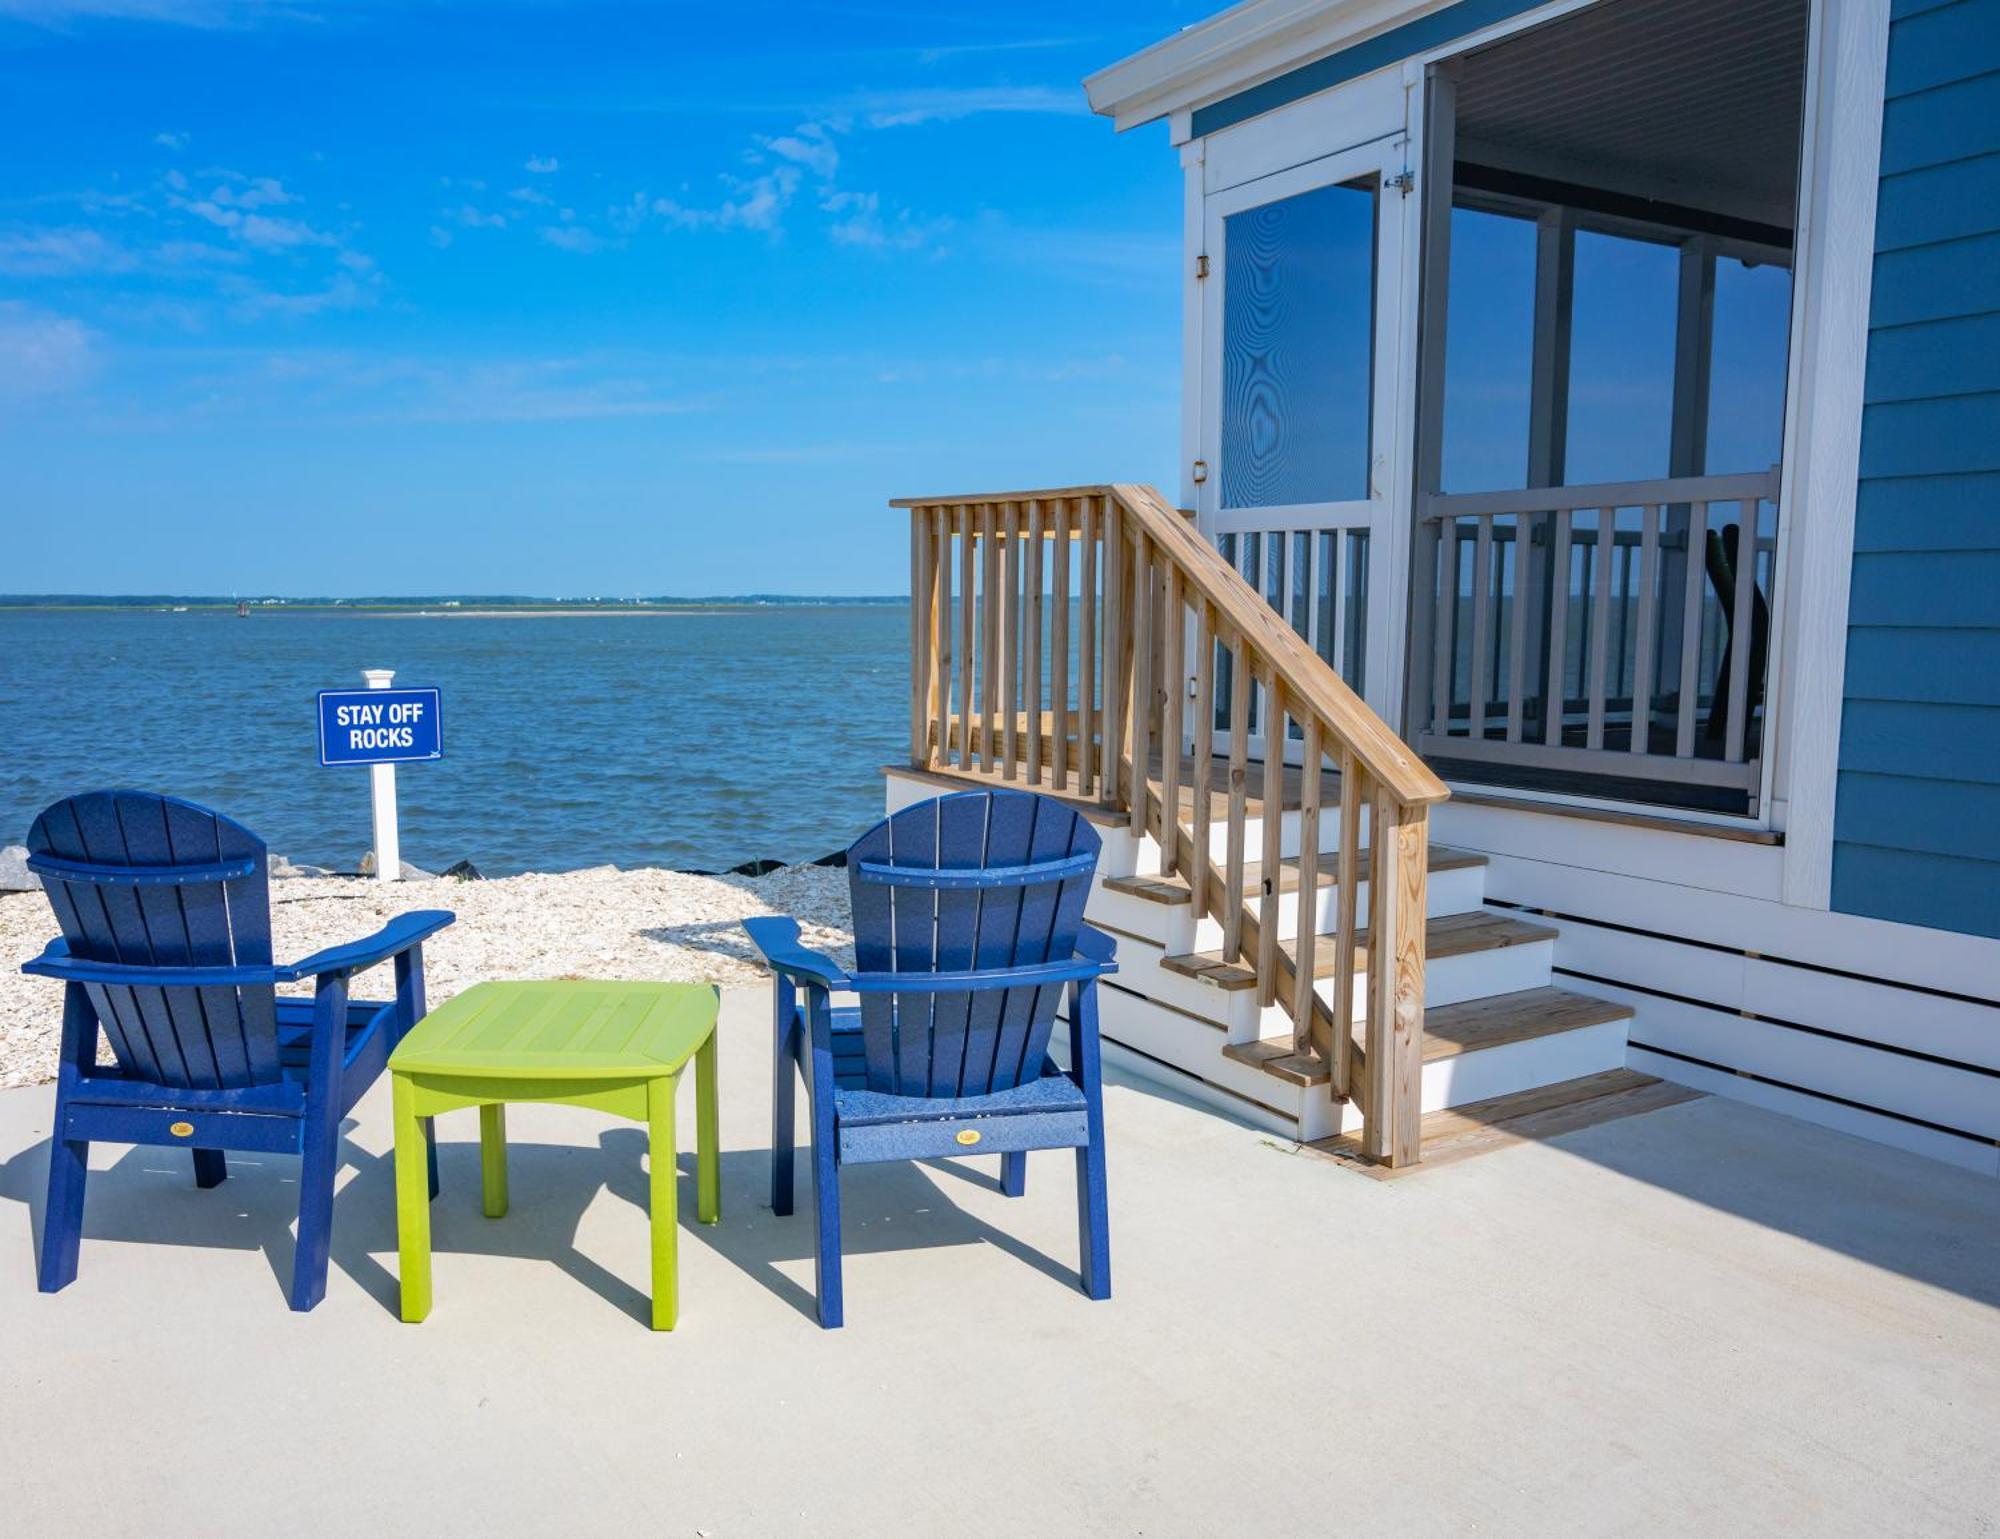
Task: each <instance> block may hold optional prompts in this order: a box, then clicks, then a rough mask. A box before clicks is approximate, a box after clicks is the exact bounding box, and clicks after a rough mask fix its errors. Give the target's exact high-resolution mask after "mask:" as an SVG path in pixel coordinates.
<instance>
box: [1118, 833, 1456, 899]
mask: <svg viewBox="0 0 2000 1539" xmlns="http://www.w3.org/2000/svg"><path fill="white" fill-rule="evenodd" d="M1339 858H1340V857H1339V856H1338V855H1335V854H1333V853H1331V852H1328V853H1326V854H1322V855H1321V856H1320V859H1319V882H1320V886H1321V887H1333V886H1335V885H1337V884H1336V883H1335V881H1334V876H1335V874H1336V870H1337V866H1338V862H1339ZM1485 864H1486V857H1485V856H1484V855H1481V854H1478V853H1477V852H1475V851H1472V850H1457V849H1453V848H1451V847H1450V846H1449V845H1443V844H1434V845H1432V846H1431V847H1430V869H1431V870H1432V871H1458V870H1463V869H1464V868H1466V867H1468V866H1483V865H1485ZM1278 866H1279V871H1278V891H1280V892H1297V891H1298V887H1299V872H1300V869H1301V867H1300V864H1299V858H1298V856H1296V855H1289V856H1287V857H1286V858H1285V859H1284V860H1282V861H1280V862H1279V863H1278ZM1355 866H1356V874H1357V875H1358V876H1359V877H1360V878H1361V879H1362V880H1363V881H1366V880H1367V878H1368V870H1369V856H1368V852H1367V851H1365V850H1364V851H1363V852H1362V854H1361V856H1360V858H1359V859H1358V860H1357V861H1356V862H1355ZM1104 885H1105V886H1106V887H1108V888H1110V889H1111V891H1113V892H1121V893H1124V894H1125V895H1126V896H1127V897H1132V898H1143V899H1144V900H1145V901H1147V902H1148V903H1164V904H1170V905H1171V904H1185V903H1188V902H1191V901H1192V900H1193V898H1194V893H1193V890H1192V889H1191V888H1189V886H1188V884H1187V879H1186V878H1185V877H1181V876H1110V877H1106V878H1105V879H1104ZM1263 887H1264V863H1263V862H1262V861H1260V860H1257V861H1249V862H1246V863H1245V864H1244V867H1243V891H1244V893H1245V894H1246V895H1254V894H1256V893H1260V892H1262V891H1263Z"/></svg>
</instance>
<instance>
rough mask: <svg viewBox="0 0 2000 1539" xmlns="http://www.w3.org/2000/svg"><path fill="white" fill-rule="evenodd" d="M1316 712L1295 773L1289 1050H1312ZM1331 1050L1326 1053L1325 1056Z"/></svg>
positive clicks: (1316, 932) (1316, 867) (1316, 917)
mask: <svg viewBox="0 0 2000 1539" xmlns="http://www.w3.org/2000/svg"><path fill="white" fill-rule="evenodd" d="M1319 733H1320V728H1319V713H1318V712H1317V711H1308V712H1307V713H1306V718H1305V734H1306V741H1305V752H1304V754H1303V755H1302V756H1301V760H1302V762H1301V765H1300V775H1299V907H1298V914H1299V922H1298V927H1297V929H1296V930H1295V931H1294V934H1295V935H1296V936H1297V937H1298V938H1297V939H1296V940H1294V941H1293V942H1292V957H1293V969H1292V971H1293V978H1292V1051H1294V1052H1296V1053H1309V1052H1311V1051H1312V1046H1313V1041H1312V1022H1313V1006H1314V1005H1315V1004H1316V1003H1317V1002H1318V995H1316V994H1315V993H1314V992H1313V960H1314V959H1313V951H1314V949H1315V946H1316V945H1317V942H1318V939H1319V761H1320V735H1319ZM1330 1056H1331V1053H1329V1057H1330Z"/></svg>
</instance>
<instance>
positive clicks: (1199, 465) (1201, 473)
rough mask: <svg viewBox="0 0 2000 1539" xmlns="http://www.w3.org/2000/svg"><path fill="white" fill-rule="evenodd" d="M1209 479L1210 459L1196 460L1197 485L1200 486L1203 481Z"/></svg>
mask: <svg viewBox="0 0 2000 1539" xmlns="http://www.w3.org/2000/svg"><path fill="white" fill-rule="evenodd" d="M1207 479H1208V461H1207V460H1196V461H1195V462H1194V484H1195V485H1196V486H1200V485H1201V484H1202V482H1204V481H1206V480H1207Z"/></svg>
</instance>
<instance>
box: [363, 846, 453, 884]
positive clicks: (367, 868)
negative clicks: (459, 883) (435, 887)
mask: <svg viewBox="0 0 2000 1539" xmlns="http://www.w3.org/2000/svg"><path fill="white" fill-rule="evenodd" d="M354 869H355V870H356V871H357V872H359V873H360V874H361V875H362V876H373V875H374V874H375V852H374V851H373V850H370V851H369V852H368V853H367V854H366V855H363V856H362V857H361V863H360V864H359V865H357V866H356V867H355V868H354ZM397 870H398V872H399V874H400V875H401V877H402V879H403V880H404V881H406V882H428V881H431V880H433V879H434V878H435V877H436V876H437V873H436V872H435V871H426V870H424V869H423V867H421V866H413V865H411V864H410V863H409V862H408V861H407V860H406V861H404V862H402V864H401V865H400V866H398V867H397Z"/></svg>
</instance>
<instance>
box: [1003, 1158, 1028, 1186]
mask: <svg viewBox="0 0 2000 1539" xmlns="http://www.w3.org/2000/svg"><path fill="white" fill-rule="evenodd" d="M1000 1190H1001V1192H1002V1193H1003V1194H1005V1195H1006V1196H1008V1197H1021V1196H1025V1195H1026V1194H1027V1190H1028V1151H1027V1150H1025V1149H1022V1150H1018V1151H1016V1152H1015V1153H1013V1154H1003V1155H1001V1156H1000Z"/></svg>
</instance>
